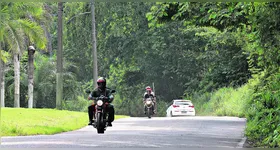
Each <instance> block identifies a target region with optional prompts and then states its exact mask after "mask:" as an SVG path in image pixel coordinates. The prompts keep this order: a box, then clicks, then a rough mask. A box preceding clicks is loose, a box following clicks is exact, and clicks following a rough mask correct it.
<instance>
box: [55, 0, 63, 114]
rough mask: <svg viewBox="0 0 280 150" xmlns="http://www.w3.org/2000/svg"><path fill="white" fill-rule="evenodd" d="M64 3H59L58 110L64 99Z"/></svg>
mask: <svg viewBox="0 0 280 150" xmlns="http://www.w3.org/2000/svg"><path fill="white" fill-rule="evenodd" d="M62 15H63V2H59V3H58V33H57V39H58V41H57V45H58V49H57V61H56V62H57V74H56V108H57V109H62V108H61V103H62V98H63V64H62V49H63V42H62V37H63V33H62V28H63V25H62V23H63V21H62V19H63V18H62Z"/></svg>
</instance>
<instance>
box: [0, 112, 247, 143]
mask: <svg viewBox="0 0 280 150" xmlns="http://www.w3.org/2000/svg"><path fill="white" fill-rule="evenodd" d="M85 123H87V122H85ZM245 124H246V120H245V119H243V118H235V117H198V116H196V117H173V118H166V117H162V118H161V117H155V118H151V119H148V118H124V119H119V120H116V121H115V122H113V127H110V128H108V129H107V131H105V134H97V132H96V129H94V128H93V127H92V126H86V127H84V128H82V129H80V130H76V131H71V132H65V133H60V134H56V135H39V136H21V137H2V143H1V148H95V147H96V148H100V147H104V148H161V147H164V148H172V147H174V148H236V147H238V146H240V143H242V141H244V137H243V135H244V129H245ZM242 138H243V140H242Z"/></svg>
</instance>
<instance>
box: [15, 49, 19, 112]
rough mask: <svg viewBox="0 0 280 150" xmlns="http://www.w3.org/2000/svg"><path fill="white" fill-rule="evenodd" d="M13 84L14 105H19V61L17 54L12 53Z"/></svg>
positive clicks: (17, 106)
mask: <svg viewBox="0 0 280 150" xmlns="http://www.w3.org/2000/svg"><path fill="white" fill-rule="evenodd" d="M14 84H15V93H14V98H15V99H14V107H16V108H19V107H20V95H19V93H20V61H19V54H14Z"/></svg>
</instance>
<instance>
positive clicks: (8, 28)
mask: <svg viewBox="0 0 280 150" xmlns="http://www.w3.org/2000/svg"><path fill="white" fill-rule="evenodd" d="M42 4H43V3H26V2H25V3H23V2H17V3H11V2H9V3H8V2H3V3H2V7H1V8H2V9H1V13H2V14H3V15H2V16H3V18H2V17H1V21H0V26H1V27H2V28H1V30H0V35H1V37H2V38H1V39H0V40H2V41H4V43H5V44H6V45H7V46H8V47H9V50H8V51H9V52H10V53H11V54H12V55H13V63H14V85H15V90H14V92H15V93H14V107H20V99H19V98H20V57H21V54H22V52H23V50H25V49H26V46H27V45H28V42H29V43H34V44H35V45H36V46H37V47H38V48H41V49H43V48H45V43H46V39H45V37H44V36H42V35H44V32H43V30H42V28H41V27H40V26H39V25H38V24H37V23H36V22H34V21H33V20H32V17H34V18H40V16H41V15H42V12H43V9H42Z"/></svg>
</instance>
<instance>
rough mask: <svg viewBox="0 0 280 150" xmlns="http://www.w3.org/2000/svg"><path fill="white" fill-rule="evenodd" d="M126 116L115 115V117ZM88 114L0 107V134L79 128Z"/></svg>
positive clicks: (53, 131)
mask: <svg viewBox="0 0 280 150" xmlns="http://www.w3.org/2000/svg"><path fill="white" fill-rule="evenodd" d="M125 117H128V116H123V115H115V119H119V118H125ZM87 121H88V115H87V113H85V112H75V111H67V110H55V109H26V108H1V136H25V135H39V134H44V135H50V134H55V133H61V132H66V131H72V130H77V129H80V128H82V127H84V126H86V125H87V123H88V122H87Z"/></svg>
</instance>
